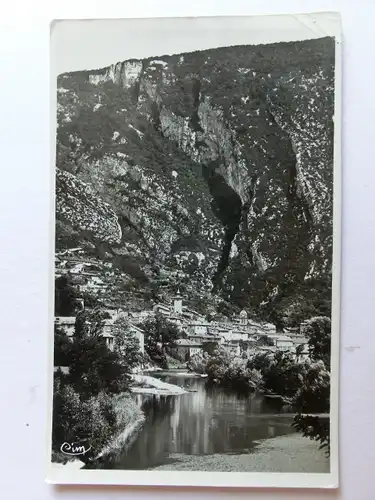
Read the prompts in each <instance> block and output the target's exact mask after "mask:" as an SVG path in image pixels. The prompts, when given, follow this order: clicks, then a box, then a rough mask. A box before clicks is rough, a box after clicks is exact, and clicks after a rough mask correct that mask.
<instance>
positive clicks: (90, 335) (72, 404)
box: [52, 309, 138, 461]
mask: <svg viewBox="0 0 375 500" xmlns="http://www.w3.org/2000/svg"><path fill="white" fill-rule="evenodd" d="M104 318H105V314H104V313H103V312H102V311H100V310H99V309H95V310H93V311H90V312H89V311H84V312H81V313H80V314H78V315H77V318H76V324H75V334H74V335H73V337H72V338H71V339H70V338H69V337H68V336H67V335H66V333H65V332H64V331H63V330H62V329H61V328H58V327H55V350H54V353H55V366H62V367H64V368H65V369H68V371H67V373H66V372H62V371H61V370H58V371H57V372H56V373H55V385H54V397H53V398H54V399H53V433H52V436H53V451H54V452H55V453H58V452H59V450H60V446H61V445H62V443H64V442H73V441H74V442H80V443H85V442H86V441H87V442H88V443H89V445H91V447H92V448H91V450H90V452H89V453H87V454H85V455H83V456H80V457H81V459H82V460H84V461H89V460H91V459H92V458H94V456H96V455H97V454H98V453H99V451H100V450H101V449H102V448H103V447H104V446H105V445H106V444H108V441H109V440H110V439H111V438H113V436H114V434H115V433H116V432H117V430H118V426H119V420H118V415H117V414H116V411H115V407H114V399H113V398H114V397H115V395H120V394H121V393H125V392H127V391H128V387H129V380H130V369H131V367H132V366H134V362H136V361H138V352H137V353H136V352H135V350H134V348H135V347H136V343H135V342H134V339H133V338H132V337H131V335H130V334H125V338H127V339H129V343H130V345H131V348H130V350H129V351H128V354H129V358H128V359H125V358H124V354H126V346H125V344H126V341H124V343H123V344H122V350H118V351H117V352H112V351H111V350H110V349H109V348H108V347H107V345H106V343H105V339H104V338H103V337H102V336H101V333H102V329H103V321H104ZM117 327H118V332H117V333H118V336H121V332H120V330H121V329H120V328H119V327H120V325H117ZM124 349H125V351H124ZM129 404H131V403H129ZM129 404H128V402H126V405H125V406H128V405H129Z"/></svg>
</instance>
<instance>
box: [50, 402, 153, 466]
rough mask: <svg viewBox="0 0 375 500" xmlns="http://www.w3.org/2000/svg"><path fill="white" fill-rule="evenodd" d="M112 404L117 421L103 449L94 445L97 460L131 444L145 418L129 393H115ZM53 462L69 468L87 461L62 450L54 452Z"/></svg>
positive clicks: (82, 464) (112, 425)
mask: <svg viewBox="0 0 375 500" xmlns="http://www.w3.org/2000/svg"><path fill="white" fill-rule="evenodd" d="M94 404H96V402H95V403H94ZM111 406H112V409H113V411H114V417H115V422H114V423H113V424H111V433H112V435H111V437H110V439H109V440H108V439H107V440H106V444H105V445H104V446H103V447H102V449H100V448H99V449H98V450H97V451H96V450H95V448H94V447H93V451H94V452H95V451H96V455H94V456H95V460H97V459H99V458H101V457H103V456H105V455H108V454H109V453H114V454H116V453H118V452H120V451H121V450H122V449H123V448H124V447H125V446H130V445H131V443H132V442H133V440H134V439H135V438H136V437H137V435H138V432H139V430H140V428H141V427H142V424H143V422H144V420H145V416H144V414H143V412H142V410H141V409H140V408H139V406H138V405H137V403H136V402H135V401H134V399H133V398H132V397H131V396H130V395H129V393H120V394H116V395H113V396H112V397H111ZM97 425H102V421H101V420H98V424H97ZM52 463H53V465H54V466H56V467H64V468H69V469H80V468H82V467H84V466H85V463H84V462H83V461H82V460H80V459H79V457H78V456H76V457H74V456H69V455H66V454H64V453H63V452H61V451H55V452H53V453H52Z"/></svg>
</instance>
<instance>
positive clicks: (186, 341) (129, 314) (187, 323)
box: [55, 257, 308, 362]
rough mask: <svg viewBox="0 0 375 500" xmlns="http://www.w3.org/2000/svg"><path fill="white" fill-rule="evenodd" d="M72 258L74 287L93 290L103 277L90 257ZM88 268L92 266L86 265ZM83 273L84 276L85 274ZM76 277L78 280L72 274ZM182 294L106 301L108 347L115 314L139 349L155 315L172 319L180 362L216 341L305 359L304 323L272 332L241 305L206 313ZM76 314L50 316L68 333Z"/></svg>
mask: <svg viewBox="0 0 375 500" xmlns="http://www.w3.org/2000/svg"><path fill="white" fill-rule="evenodd" d="M67 259H68V261H70V262H72V260H73V264H74V265H73V266H72V265H71V266H70V268H69V271H68V272H69V274H70V275H73V276H75V282H76V283H78V284H79V285H78V288H79V290H80V291H87V290H93V289H94V290H97V289H100V288H101V287H103V282H102V280H101V279H100V278H98V277H97V276H96V273H95V268H96V267H97V264H96V263H95V261H92V262H91V263H90V262H89V263H87V258H86V259H85V261H86V262H85V263H82V262H81V261H80V259H76V258H75V259H69V257H67ZM65 263H66V260H65V261H63V260H62V258H61V257H60V258H59V257H57V259H56V271H55V272H56V276H62V275H64V273H66V264H65ZM93 268H94V271H93V270H92V269H93ZM85 277H86V279H85ZM77 278H78V279H77ZM79 302H80V309H81V310H84V309H85V303H84V299H80V301H79ZM186 302H187V301H186V297H184V296H183V295H182V294H181V293H180V291H179V290H177V293H176V294H175V295H174V296H173V297H171V298H170V299H169V302H167V301H166V302H165V303H158V304H154V305H153V306H152V307H151V308H149V309H144V310H141V311H139V310H131V308H129V309H128V310H126V309H125V308H123V307H116V306H113V305H107V306H106V307H105V308H104V311H105V312H106V313H107V316H108V318H107V319H105V320H104V327H103V332H102V336H103V337H104V338H105V341H106V344H107V346H108V348H109V349H111V350H113V349H114V336H113V334H112V330H113V325H114V324H115V322H116V321H117V320H118V319H119V318H121V317H122V318H126V320H127V324H128V328H129V329H130V331H131V332H132V333H133V335H134V336H135V337H136V338H137V339H138V341H139V349H140V351H141V353H142V354H144V351H145V332H144V330H143V329H142V324H143V323H144V322H146V321H147V320H149V319H150V318H155V317H156V316H158V315H159V316H161V317H163V318H164V319H166V320H167V321H168V322H169V323H170V324H173V325H174V326H175V327H176V329H177V330H178V332H179V337H180V338H179V339H177V340H176V342H175V344H174V346H173V347H172V348H171V351H170V355H171V356H172V357H173V358H175V359H176V360H180V361H181V362H186V361H188V360H190V359H191V358H192V357H193V356H194V355H195V354H197V353H199V352H201V351H202V350H203V348H204V346H205V345H207V344H208V343H210V344H214V345H217V346H220V347H221V348H223V349H225V350H226V351H228V353H230V354H231V355H233V356H240V355H242V357H251V356H253V355H254V354H256V353H258V352H263V353H270V354H271V353H275V352H277V351H282V352H289V353H290V354H293V355H295V356H296V357H298V358H299V359H306V358H308V345H307V344H308V339H307V337H306V336H305V335H304V323H302V324H301V325H300V328H295V329H292V328H290V329H284V331H283V332H277V331H276V327H275V326H274V325H273V324H270V323H260V322H256V321H254V320H252V319H250V318H248V313H247V312H246V310H242V311H241V312H240V313H239V314H238V315H237V316H233V317H231V318H229V317H223V316H220V317H218V318H213V319H212V318H210V319H209V320H208V318H206V317H205V316H203V315H202V314H200V313H199V312H197V311H195V310H194V309H192V308H190V307H188V306H187V305H186ZM75 322H76V316H56V317H55V324H56V325H58V326H59V327H61V328H62V329H63V330H64V331H65V332H66V334H67V335H68V336H69V337H72V336H73V335H74V329H75Z"/></svg>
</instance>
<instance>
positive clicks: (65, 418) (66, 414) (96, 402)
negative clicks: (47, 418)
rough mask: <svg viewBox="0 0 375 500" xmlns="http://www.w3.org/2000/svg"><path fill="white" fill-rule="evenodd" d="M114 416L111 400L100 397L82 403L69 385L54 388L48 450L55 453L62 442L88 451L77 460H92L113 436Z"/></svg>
mask: <svg viewBox="0 0 375 500" xmlns="http://www.w3.org/2000/svg"><path fill="white" fill-rule="evenodd" d="M115 425H116V413H115V410H114V407H113V403H112V401H111V398H110V397H109V396H108V395H107V394H104V393H101V394H99V395H98V396H96V397H92V398H90V399H88V400H86V401H82V400H81V398H80V396H79V394H78V393H77V392H76V391H75V390H74V388H73V387H72V386H70V385H65V386H63V387H60V388H58V387H56V386H55V391H54V397H53V429H52V448H53V451H55V452H59V451H60V447H61V445H62V444H63V443H64V442H68V443H73V442H74V443H81V444H84V445H85V447H86V448H89V447H90V446H91V449H90V450H89V451H88V452H87V453H85V454H84V455H80V456H79V459H80V460H82V461H84V462H87V461H90V460H91V459H92V458H93V457H95V456H96V455H97V454H98V453H99V452H100V450H101V449H102V448H103V447H104V446H105V445H106V444H107V443H108V442H109V440H110V439H111V438H112V436H113V432H114V429H115Z"/></svg>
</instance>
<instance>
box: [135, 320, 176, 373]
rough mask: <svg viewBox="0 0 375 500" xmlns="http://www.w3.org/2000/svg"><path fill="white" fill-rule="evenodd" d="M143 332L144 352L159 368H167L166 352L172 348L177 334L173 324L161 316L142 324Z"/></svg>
mask: <svg viewBox="0 0 375 500" xmlns="http://www.w3.org/2000/svg"><path fill="white" fill-rule="evenodd" d="M141 326H142V329H143V331H144V332H145V352H146V354H147V355H148V356H149V357H150V359H151V360H152V361H153V362H154V363H156V364H157V365H158V366H160V367H161V368H167V367H168V362H167V351H168V350H169V349H170V348H172V347H173V346H174V343H175V341H176V340H177V339H178V338H179V333H178V331H177V328H176V326H175V325H174V324H172V323H171V322H169V321H168V320H167V319H166V318H164V317H163V316H161V315H156V316H155V318H149V319H148V320H147V321H145V322H144V323H142V325H141Z"/></svg>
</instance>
